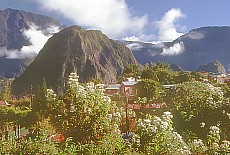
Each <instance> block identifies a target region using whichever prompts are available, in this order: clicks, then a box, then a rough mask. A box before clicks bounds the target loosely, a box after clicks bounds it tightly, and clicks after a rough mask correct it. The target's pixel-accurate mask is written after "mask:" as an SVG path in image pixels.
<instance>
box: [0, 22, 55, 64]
mask: <svg viewBox="0 0 230 155" xmlns="http://www.w3.org/2000/svg"><path fill="white" fill-rule="evenodd" d="M58 31H59V28H58V27H56V26H51V27H49V28H47V29H45V30H39V27H37V26H36V25H34V24H32V25H31V26H30V29H23V30H22V32H23V35H24V37H25V38H26V39H28V41H29V42H30V45H29V46H23V47H22V48H21V49H20V50H17V49H10V50H7V49H6V48H5V47H1V48H0V57H6V58H8V59H23V58H27V57H33V56H35V55H36V54H38V52H39V51H40V50H41V49H42V48H43V46H44V45H45V43H46V42H47V40H48V39H49V38H50V37H51V36H52V34H53V33H56V32H58Z"/></svg>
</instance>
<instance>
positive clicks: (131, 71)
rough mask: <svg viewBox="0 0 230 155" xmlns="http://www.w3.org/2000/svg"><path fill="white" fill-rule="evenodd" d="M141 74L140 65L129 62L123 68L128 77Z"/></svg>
mask: <svg viewBox="0 0 230 155" xmlns="http://www.w3.org/2000/svg"><path fill="white" fill-rule="evenodd" d="M139 74H140V69H139V65H136V64H129V65H127V66H126V68H125V69H124V70H123V75H124V76H126V77H137V76H139Z"/></svg>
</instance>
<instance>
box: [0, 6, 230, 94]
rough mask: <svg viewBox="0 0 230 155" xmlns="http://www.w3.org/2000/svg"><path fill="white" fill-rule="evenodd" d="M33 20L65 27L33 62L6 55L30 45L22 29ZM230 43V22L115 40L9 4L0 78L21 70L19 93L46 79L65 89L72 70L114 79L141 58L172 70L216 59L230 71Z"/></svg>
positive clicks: (0, 24)
mask: <svg viewBox="0 0 230 155" xmlns="http://www.w3.org/2000/svg"><path fill="white" fill-rule="evenodd" d="M33 24H34V25H36V26H37V27H39V30H45V29H47V28H48V27H50V26H54V25H55V26H58V27H60V28H61V29H63V30H62V31H60V32H59V33H57V34H54V35H53V37H52V38H50V39H49V40H48V42H47V43H46V45H45V46H44V48H43V49H42V50H41V51H40V53H39V54H38V56H37V57H36V58H35V60H34V61H33V59H34V57H32V58H24V59H9V58H8V57H6V56H5V55H4V54H6V52H11V50H15V49H16V50H20V49H21V48H22V47H23V46H25V45H30V43H29V40H28V39H27V38H26V37H25V36H24V34H23V30H28V29H30V27H31V25H33ZM229 43H230V27H228V26H224V27H202V28H198V29H194V30H191V31H190V32H189V33H187V34H185V35H183V36H181V37H179V38H177V39H176V40H174V41H172V42H163V43H158V44H152V43H143V42H122V43H120V42H119V43H117V41H114V40H111V39H109V38H108V37H107V36H105V35H104V34H103V33H101V32H100V31H90V30H88V31H86V30H84V29H83V28H81V27H79V26H72V27H69V28H66V26H63V25H62V24H61V23H60V22H59V21H57V20H55V19H53V18H51V17H47V16H42V15H37V14H33V13H29V12H25V11H20V10H14V9H6V10H2V11H0V77H14V76H15V75H21V74H22V73H23V74H22V75H21V76H20V77H19V78H17V79H16V80H15V82H14V89H15V90H16V91H18V92H20V91H24V90H26V89H27V88H28V87H29V86H30V85H34V86H37V85H40V84H41V82H42V79H43V78H45V79H46V80H47V83H48V86H52V87H53V88H55V89H56V90H58V89H59V88H60V90H61V89H62V88H63V87H64V84H65V82H66V79H67V77H68V75H69V73H70V72H72V71H77V72H78V74H79V75H80V78H81V79H80V80H81V81H87V80H89V79H91V78H101V79H102V80H104V81H106V82H111V81H113V80H115V78H116V76H117V75H119V74H120V73H121V72H122V70H123V69H124V67H125V66H126V65H127V64H137V62H139V63H140V64H146V63H148V62H153V63H156V62H167V63H169V64H175V65H172V68H173V69H174V70H178V71H181V70H182V69H183V70H191V71H192V70H193V71H196V70H197V69H198V68H199V67H200V66H201V65H203V64H208V63H210V62H215V60H218V61H219V62H220V63H222V64H223V66H224V67H225V68H226V70H227V71H228V72H229V71H230V61H229V58H230V44H229ZM126 46H127V47H129V48H130V49H131V51H132V52H131V51H130V50H129V49H128V48H127V47H126ZM32 61H33V62H32ZM31 62H32V63H31ZM30 63H31V64H30ZM28 65H29V67H28ZM214 66H215V65H214ZM180 67H181V68H180ZM25 68H26V70H25ZM206 69H207V67H206ZM24 70H25V71H24Z"/></svg>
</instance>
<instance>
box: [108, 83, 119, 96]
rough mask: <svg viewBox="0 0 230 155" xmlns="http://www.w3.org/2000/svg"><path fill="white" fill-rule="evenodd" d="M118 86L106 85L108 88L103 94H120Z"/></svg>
mask: <svg viewBox="0 0 230 155" xmlns="http://www.w3.org/2000/svg"><path fill="white" fill-rule="evenodd" d="M120 87H121V85H120V84H113V83H112V84H108V86H107V87H106V88H105V93H106V94H108V95H114V94H119V93H120Z"/></svg>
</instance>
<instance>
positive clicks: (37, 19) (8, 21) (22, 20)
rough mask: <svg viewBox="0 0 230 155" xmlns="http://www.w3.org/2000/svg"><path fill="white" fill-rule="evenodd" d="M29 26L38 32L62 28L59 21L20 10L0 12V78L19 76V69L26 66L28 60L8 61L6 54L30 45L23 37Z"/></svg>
mask: <svg viewBox="0 0 230 155" xmlns="http://www.w3.org/2000/svg"><path fill="white" fill-rule="evenodd" d="M31 25H36V26H37V27H38V28H39V29H40V30H43V29H46V28H48V27H50V26H51V25H52V26H59V27H64V26H63V25H62V24H61V23H60V22H59V21H57V20H55V19H53V18H51V17H47V16H43V15H38V14H34V13H30V12H25V11H21V10H14V9H10V8H8V9H5V10H0V76H4V77H13V76H15V74H20V72H21V69H23V68H25V67H27V66H28V64H29V63H28V62H30V61H31V59H30V58H27V59H9V58H7V57H6V56H5V55H7V52H12V51H17V50H20V49H21V48H22V47H23V46H26V45H30V43H29V41H28V39H27V38H26V37H25V36H24V35H23V30H27V29H29V28H30V26H31Z"/></svg>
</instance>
